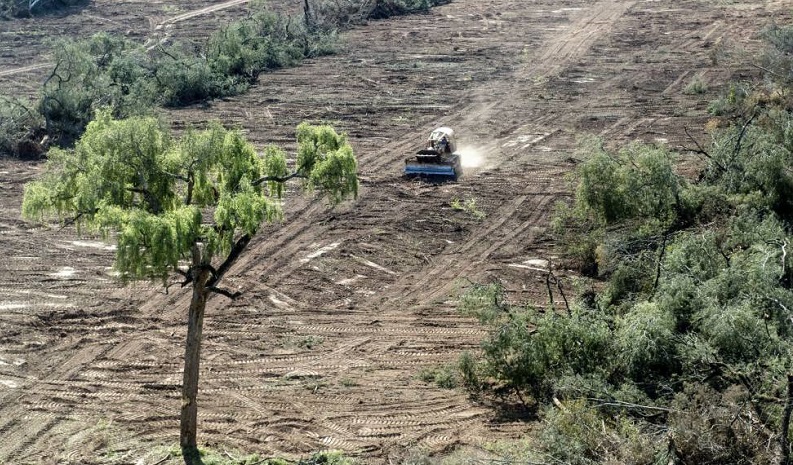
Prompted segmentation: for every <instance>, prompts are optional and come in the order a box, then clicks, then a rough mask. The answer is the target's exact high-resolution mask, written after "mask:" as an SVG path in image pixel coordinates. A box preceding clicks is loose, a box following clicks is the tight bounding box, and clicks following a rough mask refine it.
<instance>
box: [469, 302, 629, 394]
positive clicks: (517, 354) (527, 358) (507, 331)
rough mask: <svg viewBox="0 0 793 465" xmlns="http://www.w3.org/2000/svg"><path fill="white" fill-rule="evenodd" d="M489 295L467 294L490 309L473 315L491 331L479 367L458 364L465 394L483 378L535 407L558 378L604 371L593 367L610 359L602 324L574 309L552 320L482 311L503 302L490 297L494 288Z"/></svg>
mask: <svg viewBox="0 0 793 465" xmlns="http://www.w3.org/2000/svg"><path fill="white" fill-rule="evenodd" d="M485 291H488V290H487V289H486V290H485ZM489 291H490V295H488V294H484V296H486V297H485V298H481V297H480V296H481V295H482V294H483V291H482V289H481V288H480V289H474V290H472V295H473V299H474V300H479V303H480V304H481V305H482V307H488V306H489V307H490V308H482V309H481V310H479V315H481V316H480V321H482V322H484V323H486V324H487V325H488V326H489V327H490V328H491V331H490V335H489V337H488V338H487V339H485V340H484V341H483V342H482V352H483V355H482V358H483V361H482V363H481V365H479V366H478V367H476V368H474V366H473V363H472V362H471V361H466V362H465V364H462V363H461V368H463V369H464V371H463V376H464V380H465V381H466V383H465V384H466V385H467V386H468V387H469V388H476V387H477V385H479V384H481V383H479V382H477V380H478V379H480V376H481V377H487V378H489V379H490V380H492V381H493V382H495V383H496V384H499V385H503V386H505V387H508V388H510V389H513V390H514V391H515V392H517V393H518V394H519V395H520V394H521V393H526V394H528V395H530V396H531V397H532V398H533V399H534V400H535V401H544V400H547V399H548V398H550V396H551V395H552V394H553V384H554V382H555V380H556V379H559V378H560V377H563V376H566V375H569V374H580V373H606V372H607V371H608V370H609V367H608V365H606V364H603V363H602V362H595V361H597V360H599V361H602V360H607V359H610V358H612V353H613V344H612V334H611V331H610V330H609V325H608V321H607V319H605V318H602V317H601V316H599V315H597V314H594V313H591V312H589V311H586V310H582V309H578V308H576V309H574V310H573V311H572V312H571V314H569V315H557V314H555V313H553V312H542V313H541V312H537V311H535V310H534V309H531V308H526V309H523V308H515V307H510V306H501V307H499V306H497V305H493V304H490V305H488V303H489V302H496V303H497V302H498V301H499V300H503V296H500V297H495V296H494V295H493V292H500V289H499V288H495V289H491V290H489ZM477 294H479V295H477ZM466 298H469V299H470V298H471V297H464V299H466ZM473 370H476V371H473ZM479 370H481V375H480V374H479V373H477V371H479ZM473 390H475V389H473Z"/></svg>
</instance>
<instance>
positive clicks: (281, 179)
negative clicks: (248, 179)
mask: <svg viewBox="0 0 793 465" xmlns="http://www.w3.org/2000/svg"><path fill="white" fill-rule="evenodd" d="M294 178H303V179H306V178H308V176H306V175H305V174H303V173H302V172H300V171H295V172H294V173H292V174H288V175H286V176H264V177H261V178H259V179H257V180H255V181H253V182H252V183H251V184H252V185H254V186H258V185H259V184H261V183H264V182H269V181H273V182H286V181H289V180H290V179H294Z"/></svg>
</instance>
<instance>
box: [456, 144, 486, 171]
mask: <svg viewBox="0 0 793 465" xmlns="http://www.w3.org/2000/svg"><path fill="white" fill-rule="evenodd" d="M457 153H459V154H460V163H461V164H462V165H463V168H479V167H481V166H482V165H484V163H485V157H484V155H482V153H481V152H480V151H479V150H477V149H476V148H474V147H463V148H461V149H459V150H457Z"/></svg>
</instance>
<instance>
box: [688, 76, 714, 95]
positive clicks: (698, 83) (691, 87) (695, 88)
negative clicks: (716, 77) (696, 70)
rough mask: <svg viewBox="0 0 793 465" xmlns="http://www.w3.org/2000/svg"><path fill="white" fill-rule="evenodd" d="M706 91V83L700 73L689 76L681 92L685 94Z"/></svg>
mask: <svg viewBox="0 0 793 465" xmlns="http://www.w3.org/2000/svg"><path fill="white" fill-rule="evenodd" d="M707 91H708V85H707V84H706V83H705V81H703V80H702V75H701V74H697V75H696V76H694V77H693V78H691V81H689V82H688V84H686V87H685V88H684V89H683V93H684V94H686V95H696V94H704V93H705V92H707Z"/></svg>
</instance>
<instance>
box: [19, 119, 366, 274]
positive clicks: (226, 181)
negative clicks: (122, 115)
mask: <svg viewBox="0 0 793 465" xmlns="http://www.w3.org/2000/svg"><path fill="white" fill-rule="evenodd" d="M302 127H303V130H304V131H308V130H311V129H310V127H308V126H302ZM344 143H345V144H346V140H345V142H344ZM347 147H349V145H347ZM279 155H280V156H283V154H282V153H280V154H279V153H278V152H273V151H272V150H271V151H270V152H269V153H268V159H267V160H263V159H262V158H260V157H259V156H258V155H257V154H256V152H255V150H254V149H253V147H252V146H251V145H250V144H249V143H248V142H247V141H245V139H244V138H243V137H242V136H241V135H240V134H239V133H238V132H236V131H228V130H226V129H224V128H222V127H221V126H219V125H217V124H215V125H211V126H210V128H209V129H207V130H205V131H188V132H187V133H186V134H185V135H184V136H183V137H182V138H181V139H179V140H173V139H171V137H170V136H169V135H168V133H167V132H166V131H165V130H164V129H163V128H162V127H161V125H160V123H159V122H158V121H157V120H156V119H154V118H150V117H135V118H129V119H126V120H116V119H113V117H112V116H111V114H110V112H109V111H102V112H99V113H98V114H97V118H96V120H94V121H92V122H91V123H90V124H89V125H88V127H87V129H86V131H85V134H83V136H82V137H81V138H80V140H79V141H78V142H77V144H76V146H75V148H74V149H73V150H63V149H53V150H52V151H51V152H50V157H49V160H48V162H47V172H46V174H45V175H44V177H43V178H42V179H40V180H38V181H34V182H32V183H30V184H28V185H27V186H26V188H25V198H24V202H23V207H22V213H23V215H24V216H26V217H28V218H35V219H39V220H41V219H45V218H48V217H50V216H51V215H54V216H56V217H58V218H60V219H61V220H65V219H70V218H71V219H74V220H75V221H76V222H77V223H78V224H79V225H80V226H82V227H86V228H89V229H90V230H96V231H99V232H101V233H103V234H104V235H105V236H106V237H110V234H111V233H114V234H116V236H115V237H116V241H117V243H118V247H117V249H116V268H117V270H118V271H119V273H120V274H121V276H122V278H123V279H165V278H166V277H167V275H168V273H169V272H171V271H174V270H176V269H178V267H179V265H180V263H181V262H182V261H183V260H188V259H190V258H191V257H192V253H193V251H194V249H195V247H199V248H200V250H201V251H202V254H203V256H202V259H201V260H202V263H207V264H208V263H210V262H211V260H212V258H213V257H215V256H221V257H223V256H226V255H228V254H229V252H230V250H231V248H232V245H233V244H234V242H235V241H236V240H237V239H238V238H239V237H240V236H241V235H248V236H252V235H254V234H255V233H256V231H257V230H258V228H259V227H260V225H261V224H262V223H263V222H270V221H275V220H278V219H279V218H280V217H281V207H280V204H279V202H278V201H277V199H274V198H272V197H271V196H270V194H269V193H270V192H271V191H272V190H273V189H265V188H264V187H263V186H262V185H261V183H257V181H259V180H260V179H261V178H262V177H263V176H276V177H281V176H282V175H283V172H282V168H283V166H285V164H286V162H285V161H283V160H280V161H276V160H273V157H277V156H279ZM349 156H350V157H352V150H351V149H349ZM352 161H353V163H352V164H350V165H346V166H348V167H351V168H352V169H354V168H355V163H354V157H353V158H352ZM317 166H319V164H317V165H316V166H314V168H315V169H316V167H317ZM273 167H275V172H268V171H266V170H267V169H268V168H273ZM303 174H304V175H305V176H307V177H310V176H312V175H314V173H313V172H312V171H304V172H303ZM337 177H342V178H344V179H345V181H347V182H348V184H349V181H348V180H349V179H352V180H356V173H355V171H351V172H343V173H339V174H338V175H337ZM285 181H286V179H281V180H280V181H274V182H279V183H283V182H285ZM348 184H344V185H341V186H337V184H335V183H334V182H333V181H326V182H323V183H322V184H321V187H322V188H323V189H329V191H324V190H323V191H322V192H323V193H325V194H327V195H329V196H330V198H331V201H339V200H341V199H342V198H344V197H346V196H348V195H349V194H350V193H351V192H350V191H349V187H348ZM356 186H357V184H356ZM274 190H275V192H277V193H280V192H281V188H277V189H274ZM209 215H211V216H210V217H211V218H212V219H213V222H211V223H206V218H207V216H209Z"/></svg>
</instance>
